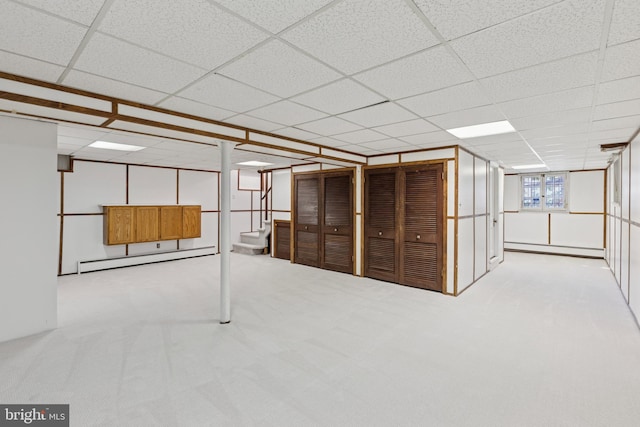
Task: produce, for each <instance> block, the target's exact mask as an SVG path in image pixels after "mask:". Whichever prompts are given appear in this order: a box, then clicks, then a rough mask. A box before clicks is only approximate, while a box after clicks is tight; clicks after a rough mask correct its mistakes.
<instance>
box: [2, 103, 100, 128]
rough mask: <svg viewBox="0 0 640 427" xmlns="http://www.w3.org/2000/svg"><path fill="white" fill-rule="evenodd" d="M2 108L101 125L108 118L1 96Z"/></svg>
mask: <svg viewBox="0 0 640 427" xmlns="http://www.w3.org/2000/svg"><path fill="white" fill-rule="evenodd" d="M0 110H7V111H9V112H17V113H22V114H29V115H33V116H38V117H42V118H44V119H52V120H54V121H55V120H63V121H70V122H78V123H83V124H87V125H95V126H98V125H101V124H102V123H104V121H105V120H106V119H105V118H104V117H97V116H90V115H87V114H80V113H73V112H70V111H65V110H59V109H57V108H47V107H41V106H39V105H33V104H25V103H23V102H16V101H9V100H6V99H1V98H0Z"/></svg>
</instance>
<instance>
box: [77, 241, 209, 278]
mask: <svg viewBox="0 0 640 427" xmlns="http://www.w3.org/2000/svg"><path fill="white" fill-rule="evenodd" d="M216 253H217V252H216V247H215V246H206V247H204V248H194V249H177V250H174V251H163V252H154V253H149V254H139V255H129V256H122V257H113V258H104V259H94V260H87V261H78V274H80V273H87V272H90V271H99V270H108V269H110V268H120V267H131V266H134V265H143V264H151V263H154V262H162V261H174V260H178V259H185V258H194V257H199V256H205V255H214V254H216Z"/></svg>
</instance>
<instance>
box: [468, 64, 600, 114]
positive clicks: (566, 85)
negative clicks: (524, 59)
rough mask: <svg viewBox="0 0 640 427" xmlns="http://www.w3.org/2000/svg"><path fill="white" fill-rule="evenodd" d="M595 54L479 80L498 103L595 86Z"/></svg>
mask: <svg viewBox="0 0 640 427" xmlns="http://www.w3.org/2000/svg"><path fill="white" fill-rule="evenodd" d="M597 60H598V55H597V53H595V52H594V53H587V54H584V55H578V56H574V57H571V58H566V59H562V60H559V61H555V62H549V63H547V64H542V65H537V66H535V67H530V68H525V69H523V70H518V71H512V72H509V73H505V74H500V75H498V76H493V77H489V78H486V79H482V80H481V81H480V82H481V83H482V84H483V85H484V87H486V88H487V90H489V92H490V93H491V94H492V95H493V97H494V99H495V100H496V101H498V102H502V101H509V100H512V99H518V98H527V97H531V96H536V95H543V94H545V93H551V92H557V91H562V90H566V89H572V88H576V87H582V86H589V85H593V84H594V83H595V74H596V64H597Z"/></svg>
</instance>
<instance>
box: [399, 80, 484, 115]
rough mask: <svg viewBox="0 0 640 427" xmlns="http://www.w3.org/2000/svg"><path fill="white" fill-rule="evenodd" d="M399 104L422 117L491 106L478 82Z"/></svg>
mask: <svg viewBox="0 0 640 427" xmlns="http://www.w3.org/2000/svg"><path fill="white" fill-rule="evenodd" d="M397 102H398V104H400V105H402V106H404V107H406V108H408V109H410V110H411V111H413V112H414V113H416V114H417V115H419V116H421V117H428V116H435V115H437V114H442V113H446V112H450V111H458V110H464V109H467V108H472V107H479V106H481V105H487V104H491V100H490V99H489V98H488V97H487V96H486V94H485V93H484V92H483V90H482V88H481V87H480V85H479V84H478V83H476V82H467V83H463V84H461V85H457V86H451V87H448V88H446V89H441V90H437V91H434V92H429V93H425V94H422V95H417V96H413V97H410V98H405V99H402V100H400V101H397Z"/></svg>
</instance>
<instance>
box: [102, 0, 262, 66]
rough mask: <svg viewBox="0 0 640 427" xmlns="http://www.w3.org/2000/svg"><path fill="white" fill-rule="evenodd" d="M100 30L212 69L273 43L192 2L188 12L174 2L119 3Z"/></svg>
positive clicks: (125, 0) (207, 6) (241, 23)
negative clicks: (246, 51)
mask: <svg viewBox="0 0 640 427" xmlns="http://www.w3.org/2000/svg"><path fill="white" fill-rule="evenodd" d="M99 29H100V31H101V32H104V33H107V34H110V35H113V36H116V37H119V38H121V39H124V40H127V41H130V42H132V43H135V44H137V45H140V46H142V47H145V48H148V49H153V50H154V51H156V52H161V53H164V54H165V55H168V56H171V57H173V58H177V59H180V60H182V61H185V62H188V63H190V64H194V65H197V66H199V67H203V68H206V69H212V68H214V67H217V66H219V65H222V64H224V63H225V62H227V61H229V60H230V59H232V58H234V57H236V56H237V55H239V54H241V53H242V52H244V51H245V50H247V49H249V48H250V47H252V46H254V45H256V44H257V43H259V42H261V41H262V40H265V39H266V38H267V37H268V34H266V33H265V32H262V31H260V30H258V29H257V28H255V27H254V26H252V25H250V24H248V23H246V22H244V21H242V20H241V19H239V18H237V17H235V16H233V15H231V14H229V13H227V12H225V11H223V10H221V9H220V8H218V7H216V6H214V5H212V4H211V3H209V2H207V1H205V0H194V1H190V2H189V4H188V7H185V4H184V3H182V2H176V1H173V0H138V1H128V0H115V2H114V3H113V5H112V6H111V7H110V8H109V11H108V12H107V14H106V15H105V17H104V20H103V21H102V23H101V24H100V28H99ZM239 34H241V36H239Z"/></svg>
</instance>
